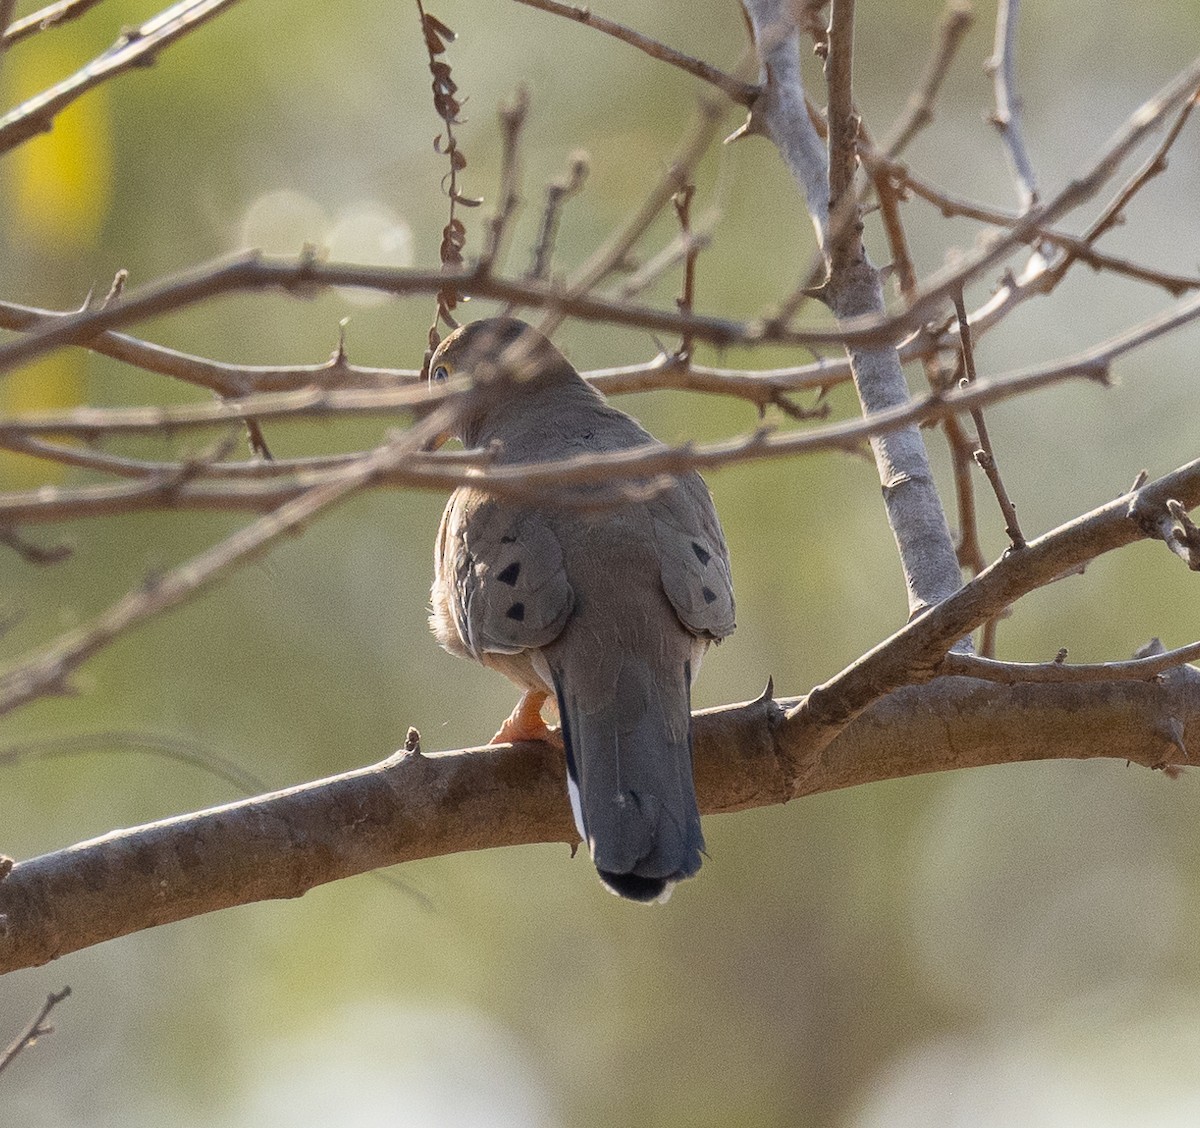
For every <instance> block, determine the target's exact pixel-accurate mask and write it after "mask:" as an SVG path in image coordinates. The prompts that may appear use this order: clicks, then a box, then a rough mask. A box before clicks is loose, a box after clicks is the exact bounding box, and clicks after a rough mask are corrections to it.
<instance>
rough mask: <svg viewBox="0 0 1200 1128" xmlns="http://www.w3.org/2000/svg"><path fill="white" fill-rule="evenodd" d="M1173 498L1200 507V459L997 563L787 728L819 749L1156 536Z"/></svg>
mask: <svg viewBox="0 0 1200 1128" xmlns="http://www.w3.org/2000/svg"><path fill="white" fill-rule="evenodd" d="M1172 498H1174V499H1175V500H1177V501H1179V502H1180V504H1182V505H1184V506H1185V507H1187V508H1189V509H1190V508H1194V507H1195V506H1197V505H1200V459H1197V460H1196V461H1195V462H1190V463H1188V464H1187V465H1186V466H1182V467H1180V468H1179V469H1178V470H1176V471H1174V472H1173V473H1171V474H1168V475H1166V476H1165V477H1163V478H1159V479H1158V480H1157V481H1154V482H1150V483H1149V484H1147V485H1143V486H1141V487H1140V488H1139V489H1138V490H1137V491H1136V492H1134V493H1132V494H1128V495H1124V496H1122V497H1119V498H1117V499H1116V500H1115V501H1111V502H1109V503H1108V504H1107V505H1103V506H1101V507H1100V508H1098V509H1094V510H1092V512H1091V513H1087V514H1085V515H1083V516H1082V517H1077V518H1076V519H1075V520H1074V521H1071V522H1069V523H1068V524H1066V525H1063V526H1061V527H1060V528H1058V529H1055V530H1053V531H1051V532H1049V533H1045V534H1044V535H1043V536H1040V537H1038V538H1037V539H1036V540H1032V541H1030V542H1029V543H1028V544H1027V545H1026V546H1025V548H1024V549H1023V550H1022V551H1021V552H1017V553H1012V554H1010V555H1008V556H1004V557H1002V558H1001V559H1000V560H998V561H996V563H994V564H993V565H992V566H991V567H990V568H987V569H985V570H984V571H983V572H981V573H980V574H979V575H978V576H976V577H975V578H974V579H973V580H970V581H969V582H968V583H967V584H965V585H964V586H963V587H962V589H960V590H959V591H958V592H956V593H955V594H954V595H952V596H950V597H949V598H948V599H946V600H945V601H944V602H942V603H940V604H939V605H938V606H936V607H933V608H931V609H930V610H929V611H927V612H925V614H924V615H922V616H920V617H919V618H917V619H915V620H914V621H912V622H910V623H909V624H908V625H907V626H906V627H904V628H903V629H901V630H899V631H897V632H896V633H895V634H894V635H892V636H891V638H889V639H886V640H885V641H883V642H881V643H880V644H879V645H878V646H876V647H875V648H874V649H873V650H871V651H869V652H868V653H866V654H864V655H863V656H862V657H861V658H859V659H858V660H857V661H856V662H854V663H853V664H852V665H851V666H848V667H847V668H846V669H845V670H843V671H842V672H841V673H839V674H837V675H836V676H834V677H833V678H831V679H830V680H829V681H827V682H825V683H824V685H821V686H818V687H817V688H816V689H814V690H813V691H812V692H811V693H810V694H809V695H808V697H807V698H805V699H804V701H803V702H801V703H800V705H798V706H797V707H796V708H795V709H793V710H792V711H791V712H790V713H789V714H788V717H787V720H786V722H785V727H786V728H795V729H797V730H798V735H797V739H798V740H799V741H800V742H801V743H802V745H803V746H804V747H806V748H819V747H821V746H822V745H823V744H827V743H828V742H829V740H831V739H832V738H833V737H834V736H836V735H837V734H838V733H839V732H840V731H841V730H842V729H843V728H844V727H845V725H846V724H848V723H849V721H850V720H852V719H853V718H854V717H856V716H857V715H858V714H859V713H860V712H861V711H862V709H864V708H865V707H866V706H867V705H869V704H870V703H871V702H873V701H876V700H878V699H879V698H880V697H881V696H883V695H884V694H886V693H889V692H891V691H892V690H893V689H895V688H897V687H898V686H900V685H905V684H914V683H920V682H923V681H927V680H929V679H930V678H932V677H934V676H936V675H937V674H938V673H940V672H941V668H942V662H943V659H944V657H945V655H946V652H947V651H948V650H949V649H950V648H951V647H952V646H953V644H954V642H955V641H956V640H957V639H960V638H962V637H964V636H965V635H966V634H967V633H968V632H970V631H973V630H974V629H975V628H976V627H979V626H980V625H982V624H983V623H985V622H986V621H987V620H988V619H991V618H995V616H996V615H998V614H999V613H1000V612H1001V611H1003V610H1004V609H1005V608H1007V607H1010V606H1011V605H1012V604H1013V603H1015V602H1016V601H1017V600H1018V599H1020V598H1021V597H1022V596H1023V595H1026V594H1028V593H1029V592H1031V591H1033V590H1034V589H1035V588H1038V587H1044V586H1045V585H1046V584H1049V583H1053V582H1054V581H1055V580H1056V579H1058V578H1059V577H1061V576H1063V575H1064V574H1067V573H1070V572H1071V571H1073V570H1076V569H1078V568H1079V567H1080V566H1081V565H1083V564H1086V563H1088V562H1089V561H1091V560H1094V559H1095V558H1096V557H1097V556H1100V555H1102V554H1104V553H1106V552H1111V551H1113V550H1114V549H1117V548H1123V547H1124V546H1125V545H1128V544H1132V543H1133V542H1134V541H1136V540H1140V539H1142V538H1144V537H1147V536H1156V535H1157V521H1158V517H1159V515H1160V514H1161V513H1162V512H1163V511H1164V510H1165V509H1166V506H1167V502H1168V500H1170V499H1172Z"/></svg>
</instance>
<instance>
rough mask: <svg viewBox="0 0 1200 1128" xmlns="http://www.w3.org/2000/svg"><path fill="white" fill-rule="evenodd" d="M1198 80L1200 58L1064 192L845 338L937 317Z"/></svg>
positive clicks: (856, 322) (849, 328)
mask: <svg viewBox="0 0 1200 1128" xmlns="http://www.w3.org/2000/svg"><path fill="white" fill-rule="evenodd" d="M1198 85H1200V58H1198V59H1196V60H1195V61H1194V62H1193V63H1192V64H1191V65H1190V66H1189V67H1188V68H1187V69H1186V70H1184V71H1182V72H1181V73H1180V74H1178V75H1177V76H1176V77H1175V78H1174V79H1172V80H1171V82H1169V83H1168V84H1167V85H1166V86H1164V87H1163V88H1162V89H1161V90H1160V91H1159V92H1158V93H1157V94H1155V95H1154V96H1153V97H1152V98H1150V99H1148V100H1147V101H1146V102H1144V103H1143V104H1142V106H1140V107H1139V108H1138V109H1137V110H1136V111H1134V113H1133V114H1131V115H1130V116H1129V118H1127V119H1126V121H1125V124H1124V125H1122V126H1121V128H1120V129H1118V130H1117V131H1116V133H1114V134H1113V136H1112V137H1111V138H1110V139H1109V141H1108V143H1107V144H1106V145H1105V146H1104V148H1103V150H1102V151H1101V154H1100V156H1099V157H1098V158H1097V159H1096V160H1095V161H1094V162H1093V163H1092V164H1091V166H1090V167H1089V168H1088V169H1087V171H1086V172H1084V173H1082V174H1080V175H1079V176H1076V177H1075V178H1073V179H1072V180H1071V181H1070V182H1069V183H1068V184H1067V185H1066V187H1064V188H1063V189H1062V191H1061V192H1059V193H1058V194H1057V195H1056V196H1054V197H1053V198H1052V199H1050V200H1049V201H1047V202H1046V203H1042V204H1037V205H1035V206H1034V207H1032V208H1030V210H1029V211H1028V213H1026V215H1024V216H1023V217H1022V218H1021V219H1020V220H1019V221H1018V222H1017V223H1016V224H1014V225H1013V227H1012V228H1011V229H1010V230H1008V231H1007V232H1005V233H1004V234H1003V235H999V236H996V237H995V238H993V239H991V240H990V241H989V242H988V243H987V244H986V245H985V246H983V247H981V248H980V249H979V250H976V251H974V252H973V253H971V254H969V255H966V256H964V257H963V259H962V260H961V262H959V263H957V264H954V265H949V266H947V267H945V268H943V269H942V270H940V271H938V272H937V273H936V274H935V275H933V276H932V277H931V278H929V279H927V280H926V282H925V284H924V285H923V286H922V287H921V290H920V292H919V294H918V295H917V296H916V297H915V298H914V300H913V301H912V302H911V303H910V305H909V306H908V308H907V309H905V310H904V311H903V312H902V313H899V314H894V315H892V316H878V315H874V316H866V317H860V318H856V319H852V320H849V321H847V322H844V323H842V324H841V325H840V326H839V328H840V330H841V331H842V333H843V334H844V340H845V341H846V343H848V344H853V343H863V344H866V343H872V342H874V343H878V342H880V341H885V340H895V339H896V338H897V336H898V335H899V333H898V332H897V331H898V330H904V329H909V328H915V327H916V326H917V325H919V324H921V323H922V322H924V321H926V320H928V319H929V318H932V317H936V316H937V315H938V313H939V311H940V309H941V307H942V305H943V303H944V302H945V301H946V299H948V298H952V296H953V295H954V294H955V293H956V292H957V291H958V290H960V289H961V288H962V287H963V286H964V285H966V284H967V283H969V282H971V281H973V280H974V279H976V278H978V277H979V276H980V275H982V274H983V273H984V272H985V271H987V270H990V269H991V268H992V267H994V266H996V265H997V264H998V263H1000V262H1001V261H1003V260H1004V259H1005V258H1007V257H1008V256H1009V255H1010V254H1011V253H1012V251H1013V250H1014V249H1016V248H1017V247H1019V246H1021V245H1023V244H1025V243H1027V242H1028V241H1029V240H1030V238H1031V237H1032V236H1036V234H1037V232H1038V230H1039V229H1040V228H1043V227H1046V226H1049V225H1052V224H1054V223H1055V222H1056V221H1057V220H1058V219H1060V218H1062V216H1064V215H1066V214H1068V213H1069V212H1071V211H1074V210H1075V209H1076V208H1077V207H1079V206H1080V205H1081V204H1084V203H1086V202H1087V201H1088V200H1090V199H1091V198H1092V197H1093V196H1095V195H1096V193H1097V192H1099V191H1100V188H1101V187H1102V186H1103V185H1104V184H1105V183H1107V181H1108V180H1110V179H1111V178H1112V177H1113V176H1114V175H1115V174H1116V172H1117V170H1118V169H1119V168H1120V166H1121V164H1122V162H1123V161H1124V160H1125V158H1126V157H1127V156H1128V155H1129V154H1130V152H1131V151H1132V150H1133V149H1135V148H1136V147H1137V146H1138V145H1139V144H1140V143H1141V142H1142V141H1143V140H1144V139H1145V138H1146V137H1147V136H1148V135H1149V134H1150V133H1151V132H1152V131H1153V130H1155V129H1157V128H1158V126H1159V125H1160V123H1161V122H1162V119H1163V118H1164V117H1165V116H1166V115H1167V114H1169V113H1171V112H1172V111H1174V110H1175V109H1176V108H1177V107H1179V106H1180V105H1181V104H1182V103H1183V102H1184V101H1185V100H1187V99H1189V98H1191V96H1192V93H1193V91H1194V90H1195V89H1196V87H1197V86H1198ZM802 297H803V294H802V293H800V292H799V291H798V292H796V293H794V294H793V295H792V296H791V297H790V298H789V299H788V300H787V301H786V302H785V303H783V305H782V306H781V307H780V312H779V313H778V314H777V315H776V318H775V320H777V321H785V322H786V321H787V320H788V319H789V318H790V316H791V312H792V310H794V309H795V308H796V306H797V305H798V304H799V302H800V300H801V298H802Z"/></svg>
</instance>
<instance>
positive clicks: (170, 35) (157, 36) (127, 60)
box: [0, 0, 237, 153]
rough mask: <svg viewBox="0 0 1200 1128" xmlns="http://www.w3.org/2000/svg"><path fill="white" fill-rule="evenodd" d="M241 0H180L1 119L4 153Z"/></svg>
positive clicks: (143, 65)
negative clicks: (91, 92)
mask: <svg viewBox="0 0 1200 1128" xmlns="http://www.w3.org/2000/svg"><path fill="white" fill-rule="evenodd" d="M235 3H237V0H180V2H179V3H177V4H173V5H172V6H171V7H170V8H167V9H166V10H165V11H163V12H160V13H159V14H158V15H157V16H155V17H154V18H153V19H149V20H147V21H146V22H145V23H144V24H142V25H141V26H140V27H136V28H130V29H128V30H127V31H124V32H122V33H121V35H120V36H119V38H118V39H117V41H116V42H115V43H114V44H113V45H112V46H111V47H109V48H108V50H107V51H104V52H103V53H102V54H100V55H97V56H96V58H94V59H93V60H92V61H91V62H90V63H88V65H87V66H85V67H84V68H83V69H82V70H79V71H76V73H75V74H73V75H71V77H70V78H66V79H64V80H63V81H62V82H60V83H57V84H56V85H54V86H51V87H50V88H49V89H48V90H43V91H42V92H41V93H40V94H37V95H36V96H34V97H33V98H30V99H29V100H28V101H25V102H22V103H21V104H20V105H19V106H17V107H16V108H15V109H13V110H10V111H9V112H8V113H7V114H5V115H4V116H3V117H0V153H4V152H7V151H8V150H9V149H11V148H13V147H14V146H16V145H19V144H21V142H22V141H27V140H28V139H29V138H30V137H34V136H36V135H37V134H39V133H44V132H45V131H46V130H48V129H50V128H51V126H52V125H53V123H54V119H55V117H56V116H57V115H58V114H59V113H60V112H61V111H62V110H64V109H65V108H66V107H67V106H69V105H70V104H71V103H72V102H74V101H75V99H76V98H79V97H80V96H81V95H83V94H86V93H87V91H89V90H91V89H92V87H94V86H99V85H100V84H101V83H102V82H107V81H108V80H109V79H111V78H115V77H116V76H117V75H119V74H123V73H124V72H126V71H129V70H132V69H134V68H136V67H145V66H149V65H150V64H151V63H153V62H154V61H155V59H156V58H157V57H158V53H159V52H160V51H161V50H163V48H165V47H170V46H171V45H172V44H174V43H177V42H178V41H179V40H180V39H182V38H183V37H184V36H185V35H188V34H190V33H191V32H193V31H195V30H196V29H197V28H199V27H201V26H202V25H204V24H206V23H207V22H208V21H209V20H211V19H213V18H214V17H216V16H219V15H221V13H222V12H224V11H226V10H227V9H228V8H231V7H232V6H233V5H234V4H235Z"/></svg>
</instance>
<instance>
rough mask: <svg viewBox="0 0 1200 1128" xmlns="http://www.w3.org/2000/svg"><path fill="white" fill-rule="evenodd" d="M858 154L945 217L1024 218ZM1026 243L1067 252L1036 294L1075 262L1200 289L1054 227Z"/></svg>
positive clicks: (862, 151) (1174, 289)
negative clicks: (1053, 247) (1048, 245)
mask: <svg viewBox="0 0 1200 1128" xmlns="http://www.w3.org/2000/svg"><path fill="white" fill-rule="evenodd" d="M1190 104H1191V103H1189V105H1190ZM859 155H860V156H861V157H862V158H863V163H864V164H865V165H866V166H867V168H868V169H869V170H870V171H871V173H872V175H873V176H876V177H879V178H881V179H885V180H890V181H893V182H895V183H896V184H899V185H902V186H903V187H904V188H906V189H908V190H910V191H911V192H912V193H913V194H914V195H917V196H920V197H921V199H923V200H926V201H928V202H929V203H931V204H932V205H933V206H934V207H935V208H937V209H938V211H940V212H941V213H942V215H944V216H954V215H959V216H965V217H966V218H968V219H977V220H979V221H980V222H981V223H988V224H992V225H994V226H996V227H1007V228H1013V227H1015V226H1016V225H1017V224H1019V223H1022V221H1023V217H1022V216H1020V215H1018V214H1016V213H1015V212H1010V211H1005V210H1004V209H1003V208H994V207H991V206H990V205H988V204H980V203H977V202H976V201H974V200H963V199H960V198H957V197H955V196H951V195H950V194H949V193H947V192H945V191H943V190H942V189H940V188H938V187H936V186H935V185H933V184H931V183H930V182H929V181H927V180H924V179H922V178H921V177H919V176H917V175H916V174H915V173H913V172H912V170H911V169H908V168H906V167H905V166H904V165H899V164H888V163H887V162H885V161H883V160H882V159H881V158H880V157H879V155H878V154H877V153H875V152H873V151H872V150H871V149H870V148H869V147H863V146H861V145H860V148H859ZM1028 243H1029V244H1030V245H1033V246H1037V245H1039V244H1042V243H1052V244H1054V245H1055V246H1057V247H1061V248H1062V249H1063V250H1064V251H1066V252H1067V254H1066V255H1065V256H1064V257H1063V259H1062V260H1061V261H1059V262H1056V263H1055V264H1054V266H1053V269H1052V270H1043V271H1042V273H1041V274H1039V278H1040V283H1039V288H1038V292H1039V293H1048V292H1049V291H1050V290H1052V289H1053V288H1054V286H1055V285H1057V283H1058V281H1059V279H1060V278H1061V276H1062V274H1065V273H1066V271H1067V269H1068V268H1069V267H1070V266H1071V265H1072V264H1073V263H1074V262H1083V263H1086V264H1087V265H1088V266H1091V267H1092V268H1093V269H1095V270H1110V271H1112V272H1113V273H1114V274H1122V275H1125V276H1126V277H1129V278H1135V279H1137V280H1138V281H1141V282H1149V283H1151V284H1152V285H1155V286H1161V287H1162V288H1163V289H1164V290H1166V291H1167V292H1168V293H1169V294H1171V296H1172V297H1176V298H1177V297H1179V295H1180V294H1183V293H1186V292H1187V291H1188V290H1195V289H1200V277H1196V276H1194V275H1186V274H1172V273H1170V272H1168V271H1163V270H1155V269H1152V268H1150V267H1146V266H1141V265H1140V264H1138V263H1135V262H1130V261H1129V260H1127V259H1123V258H1120V257H1118V256H1116V255H1109V254H1104V253H1103V252H1101V251H1097V250H1096V249H1095V248H1094V247H1092V246H1091V244H1090V243H1089V242H1088V239H1087V237H1085V236H1080V235H1071V234H1069V233H1067V232H1065V231H1059V230H1057V229H1056V228H1053V227H1036V228H1034V229H1032V231H1031V232H1030V235H1029V238H1028Z"/></svg>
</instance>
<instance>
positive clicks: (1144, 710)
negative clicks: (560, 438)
mask: <svg viewBox="0 0 1200 1128" xmlns="http://www.w3.org/2000/svg"><path fill="white" fill-rule="evenodd" d="M791 704H792V703H791V702H776V701H772V700H770V699H769V698H765V697H764V698H763V699H760V700H758V701H755V702H751V703H749V704H745V705H733V706H726V707H724V708H721V709H715V710H710V711H707V712H704V713H698V714H696V715H695V717H694V726H695V775H696V791H697V795H698V797H699V801H700V807H701V810H702V811H704V812H705V813H706V814H714V813H718V812H731V811H739V810H743V809H746V808H750V807H761V806H766V805H769V804H775V803H784V802H786V801H788V800H789V799H793V798H795V797H796V796H798V795H811V794H816V793H819V792H822V791H831V790H834V789H836V788H842V787H851V786H855V785H858V784H862V783H869V782H873V781H877V780H884V779H896V778H900V777H905V776H912V775H918V774H921V773H923V772H933V771H946V770H949V769H952V768H953V769H957V768H965V767H972V766H979V765H984V764H1000V763H1013V762H1019V761H1028V760H1038V759H1047V758H1066V757H1078V758H1090V757H1097V756H1106V757H1112V758H1115V759H1120V760H1127V761H1130V762H1133V763H1138V764H1143V765H1145V766H1147V767H1156V768H1168V767H1171V766H1174V765H1179V764H1184V763H1186V762H1188V760H1189V759H1191V760H1193V761H1194V760H1195V759H1196V758H1197V757H1200V671H1197V670H1196V669H1194V668H1193V667H1188V666H1185V667H1182V668H1180V669H1177V670H1174V671H1172V672H1171V673H1170V674H1167V675H1165V676H1164V678H1163V681H1162V682H1161V683H1159V684H1153V683H1145V682H1116V683H1110V684H1104V685H1096V684H1088V685H1026V686H1018V687H1015V688H1012V689H998V688H997V687H996V685H995V684H994V683H992V682H980V681H974V680H971V679H967V678H939V679H938V680H937V681H935V682H934V683H932V684H931V685H927V686H921V687H912V688H907V689H903V690H900V691H898V692H897V693H894V694H892V695H891V696H889V697H887V698H885V699H884V700H882V701H880V702H878V703H877V704H876V705H875V706H874V707H872V708H871V709H870V710H868V711H866V712H865V713H863V715H862V716H860V717H859V718H858V719H857V720H856V721H855V722H854V723H853V724H852V725H851V726H849V727H848V728H847V729H846V731H845V732H844V733H842V734H841V735H840V736H839V737H838V738H837V739H836V740H834V741H833V742H832V743H830V744H829V745H828V746H827V747H825V748H824V749H823V750H821V751H820V752H816V753H815V752H813V751H812V750H811V749H809V748H806V747H805V746H804V745H803V744H802V743H800V742H798V741H797V740H796V739H794V735H793V734H790V733H789V732H788V730H787V729H786V727H784V726H781V724H780V718H781V716H782V714H783V712H784V709H785V708H786V707H787V706H789V705H791ZM796 763H800V764H802V765H803V766H804V769H805V770H803V771H801V772H800V773H799V779H800V782H799V783H796V782H794V781H795V779H796V773H795V772H794V770H793V767H792V765H794V764H796ZM575 841H576V835H575V830H574V827H573V825H572V820H571V814H570V809H569V806H568V804H567V802H566V778H565V772H564V770H563V761H562V753H561V752H560V751H559V750H558V749H556V748H552V747H550V746H549V745H545V744H518V745H501V746H492V747H487V748H478V749H468V750H464V751H459V752H445V753H435V754H433V755H422V754H421V753H420V751H416V752H409V753H397V754H396V755H395V756H392V757H390V758H389V759H387V760H384V761H383V762H382V763H379V764H375V765H373V766H371V767H368V768H362V769H360V770H358V771H354V772H348V773H346V774H345V775H340V776H335V777H333V778H331V779H325V780H318V781H316V782H313V783H308V784H303V785H301V786H299V787H293V788H288V789H286V790H283V791H276V792H274V793H272V794H270V795H263V796H259V797H257V798H254V799H249V800H245V801H243V802H239V803H231V804H229V805H227V806H223V807H217V808H213V809H211V810H207V811H201V812H199V813H197V814H192V815H183V816H179V817H177V818H172V819H166V820H163V821H162V822H157V823H151V824H149V825H148V826H142V827H135V828H133V829H131V830H123V831H116V832H114V833H112V834H107V835H105V836H103V837H102V838H97V839H93V840H92V841H90V842H83V843H80V844H79V845H77V846H73V847H71V848H70V849H66V850H60V851H57V852H55V853H51V854H45V855H43V856H41V857H39V858H33V859H31V860H29V861H25V862H18V863H17V864H16V865H15V866H14V867H13V869H12V871H11V872H10V873H9V875H8V877H7V879H5V880H3V881H0V921H2V923H3V928H2V930H0V974H2V973H4V972H8V971H13V970H15V969H17V968H23V967H36V966H38V965H40V964H44V963H46V962H47V961H49V960H52V959H56V958H58V957H60V956H63V955H66V954H67V953H69V952H74V951H78V950H80V949H81V948H85V947H88V946H90V945H92V944H98V943H101V942H102V941H105V940H111V939H114V938H115V937H118V936H125V935H128V934H129V933H131V932H136V931H139V930H141V929H145V928H151V927H154V926H156V925H159V924H166V923H168V922H170V921H176V920H183V919H186V918H189V917H193V916H198V915H199V914H201V913H206V912H212V911H214V910H216V909H223V908H228V907H231V906H233V905H240V904H247V903H250V902H253V901H260V900H265V899H269V898H280V897H298V896H300V895H302V894H303V893H305V892H307V891H308V890H309V889H312V888H314V887H315V886H317V885H321V884H323V883H325V882H329V881H335V880H337V879H339V878H343V877H349V876H351V875H353V874H357V873H363V872H365V871H367V870H371V869H375V868H378V867H381V866H389V865H395V864H396V863H399V862H405V861H412V860H415V859H417V858H430V857H438V856H442V855H446V854H452V853H458V852H461V851H466V850H480V849H487V848H492V847H496V846H515V845H520V844H524V843H534V842H564V843H570V844H572V845H573V844H574V843H575ZM564 861H566V852H565V851H564ZM711 865H712V867H713V868H716V867H718V866H719V865H720V859H715V860H714V861H713V862H712V863H711ZM699 880H701V881H703V880H704V877H703V876H702V877H701V878H700V879H699Z"/></svg>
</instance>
